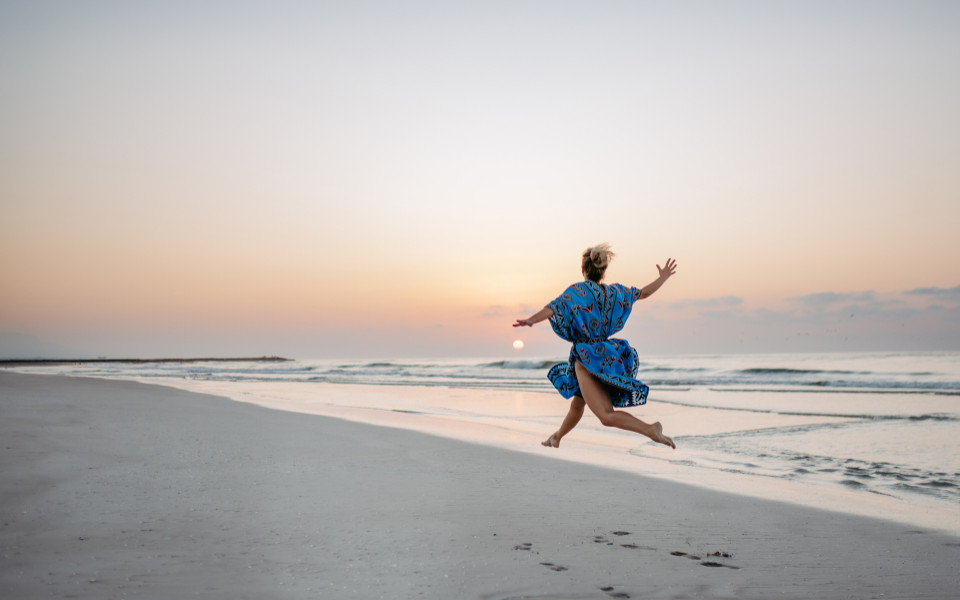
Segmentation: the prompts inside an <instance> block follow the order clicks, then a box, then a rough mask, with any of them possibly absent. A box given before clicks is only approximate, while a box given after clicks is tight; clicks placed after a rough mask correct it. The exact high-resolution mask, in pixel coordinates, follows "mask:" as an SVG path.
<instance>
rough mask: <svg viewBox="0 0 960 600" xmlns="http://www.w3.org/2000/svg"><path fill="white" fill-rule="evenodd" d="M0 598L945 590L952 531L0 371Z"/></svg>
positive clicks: (952, 564) (232, 406)
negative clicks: (0, 453)
mask: <svg viewBox="0 0 960 600" xmlns="http://www.w3.org/2000/svg"><path fill="white" fill-rule="evenodd" d="M0 411H2V412H0V416H2V418H0V428H2V432H0V436H2V440H3V444H2V448H3V454H2V462H0V465H2V466H0V493H2V504H0V506H2V509H0V561H2V562H0V595H2V596H3V597H5V598H66V597H71V598H180V597H204V598H438V599H439V598H482V599H508V598H557V599H560V598H566V599H573V598H597V599H602V598H758V599H759V598H772V597H779V598H885V599H886V598H904V599H908V598H909V599H920V598H944V599H946V598H954V597H956V596H957V593H958V591H960V576H958V573H957V570H956V565H957V564H958V563H960V538H958V537H954V536H950V535H946V534H942V533H937V532H936V531H933V530H924V529H919V528H913V527H909V526H905V525H903V524H901V523H897V522H892V521H883V520H876V519H869V518H864V517H858V516H852V515H849V514H842V513H837V512H828V511H822V510H817V509H813V508H808V507H801V506H796V505H792V504H787V503H782V502H775V501H770V500H763V499H757V498H748V497H743V496H739V495H734V494H728V493H720V492H716V491H711V490H708V489H704V488H698V487H693V486H689V485H685V484H683V483H677V482H672V481H667V480H664V479H661V478H657V479H655V478H647V477H642V476H640V475H636V474H632V473H625V472H623V471H620V470H610V469H604V468H599V467H596V466H591V465H585V464H577V463H573V462H568V461H561V460H555V459H553V458H550V457H549V456H538V455H534V454H529V453H519V452H512V451H509V450H505V449H500V448H494V447H488V446H481V445H476V444H471V443H467V442H463V441H457V440H452V439H447V438H441V437H436V436H432V435H427V434H424V433H419V432H414V431H406V430H400V429H395V428H388V427H378V426H373V425H369V424H364V423H357V422H351V421H346V420H341V419H335V418H330V417H324V416H316V415H306V414H298V413H293V412H285V411H281V410H271V409H267V408H263V407H260V406H256V405H253V404H244V403H239V402H235V401H232V400H229V399H226V398H222V397H217V396H212V395H202V394H196V393H190V392H185V391H182V390H177V389H174V388H170V387H162V386H156V385H145V384H141V383H134V382H125V381H104V380H96V379H81V378H69V377H50V376H35V375H22V374H15V373H0Z"/></svg>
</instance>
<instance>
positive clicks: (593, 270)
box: [583, 244, 614, 283]
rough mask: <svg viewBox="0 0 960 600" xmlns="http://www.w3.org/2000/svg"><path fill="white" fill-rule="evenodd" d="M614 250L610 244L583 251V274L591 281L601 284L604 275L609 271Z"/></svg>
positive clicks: (598, 245)
mask: <svg viewBox="0 0 960 600" xmlns="http://www.w3.org/2000/svg"><path fill="white" fill-rule="evenodd" d="M613 257H614V254H613V250H611V249H610V244H597V245H596V246H594V247H592V248H587V249H586V250H584V251H583V274H584V275H586V276H587V279H589V280H590V281H593V282H596V283H600V281H601V280H602V279H603V274H604V273H605V272H606V271H607V265H609V264H610V261H611V260H613Z"/></svg>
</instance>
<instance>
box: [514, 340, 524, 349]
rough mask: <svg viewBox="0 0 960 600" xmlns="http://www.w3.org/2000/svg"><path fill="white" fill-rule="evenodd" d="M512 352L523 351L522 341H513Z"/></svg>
mask: <svg viewBox="0 0 960 600" xmlns="http://www.w3.org/2000/svg"><path fill="white" fill-rule="evenodd" d="M513 349H514V350H523V340H513Z"/></svg>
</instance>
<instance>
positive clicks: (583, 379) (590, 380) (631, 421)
mask: <svg viewBox="0 0 960 600" xmlns="http://www.w3.org/2000/svg"><path fill="white" fill-rule="evenodd" d="M575 369H576V372H577V382H578V383H579V384H580V391H581V392H582V393H583V399H584V401H585V402H586V403H587V406H589V407H590V410H592V411H593V414H595V415H597V418H598V419H600V422H601V423H603V424H604V425H606V426H607V427H616V428H618V429H624V430H626V431H633V432H635V433H639V434H642V435H645V436H647V437H648V438H650V439H651V440H653V441H655V442H657V443H659V444H664V445H666V446H670V447H671V448H674V449H676V447H677V445H676V444H674V443H673V440H671V439H670V438H668V437H667V436H665V435H663V427H662V426H661V425H660V423H659V422H658V423H653V424H650V423H645V422H644V421H641V420H640V419H638V418H636V417H635V416H633V415H631V414H630V413H628V412H625V411H622V410H614V409H613V403H611V402H610V396H609V395H607V392H606V390H604V389H603V386H601V385H600V382H599V381H597V378H596V377H594V376H593V375H592V374H591V373H590V371H587V369H586V368H584V366H583V365H581V364H580V363H579V362H578V363H576V365H575Z"/></svg>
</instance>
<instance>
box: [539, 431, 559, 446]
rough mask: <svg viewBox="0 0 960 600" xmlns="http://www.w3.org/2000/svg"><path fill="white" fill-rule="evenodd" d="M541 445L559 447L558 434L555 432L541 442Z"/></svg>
mask: <svg viewBox="0 0 960 600" xmlns="http://www.w3.org/2000/svg"><path fill="white" fill-rule="evenodd" d="M540 445H541V446H546V447H547V448H559V447H560V440H559V439H558V438H557V434H556V433H554V434H552V435H551V436H550V437H548V438H547V439H546V440H545V441H543V442H540Z"/></svg>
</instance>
